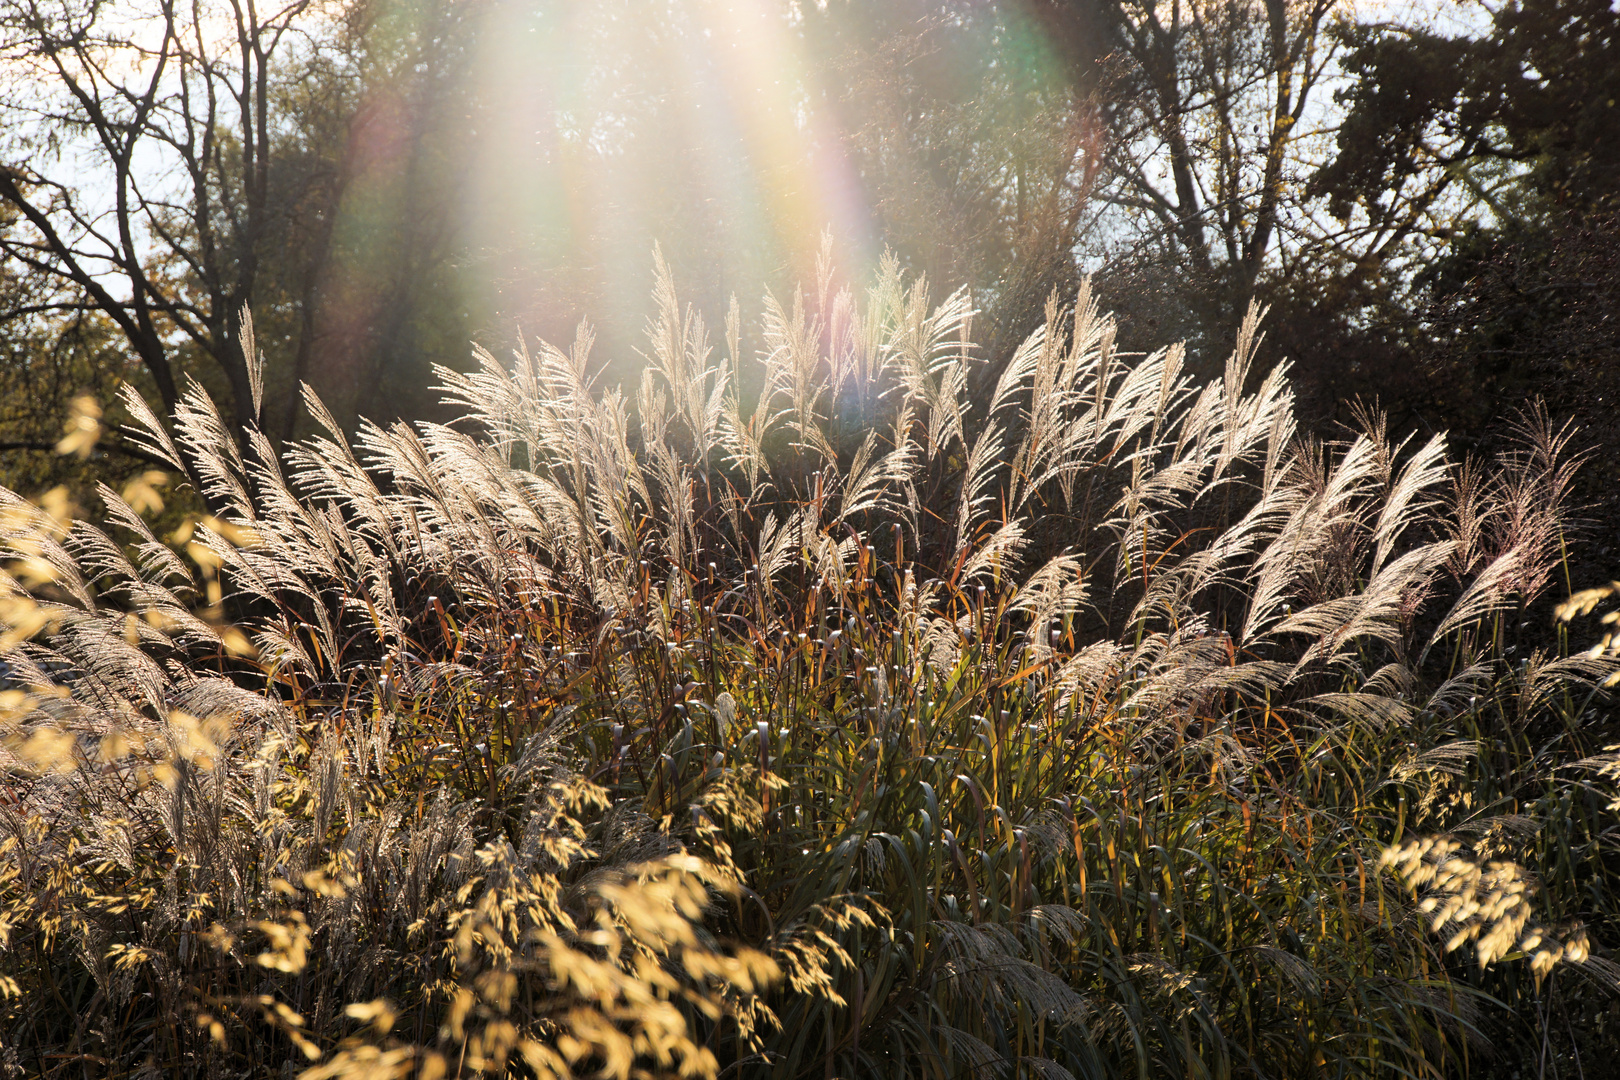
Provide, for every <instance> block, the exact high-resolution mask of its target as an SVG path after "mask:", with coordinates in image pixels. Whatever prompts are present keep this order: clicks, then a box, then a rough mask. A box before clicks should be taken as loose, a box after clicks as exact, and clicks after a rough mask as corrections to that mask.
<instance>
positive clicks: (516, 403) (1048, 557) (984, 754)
mask: <svg viewBox="0 0 1620 1080" xmlns="http://www.w3.org/2000/svg"><path fill="white" fill-rule="evenodd" d="M660 270H661V272H660V276H659V285H658V288H657V293H656V298H657V301H658V311H659V315H658V317H657V319H656V320H655V321H654V322H653V324H652V325H651V326H650V327H649V338H650V348H649V354H648V359H649V364H648V368H647V373H646V376H645V379H644V381H643V384H642V385H641V387H640V388H639V389H638V390H637V391H636V393H635V395H634V407H633V408H632V402H631V399H630V397H629V396H627V395H626V394H624V393H622V392H621V391H619V390H614V389H607V390H603V389H598V388H596V387H594V386H593V385H592V383H591V379H590V375H589V370H590V369H589V365H588V352H589V348H590V339H589V336H588V334H586V333H583V332H582V334H581V336H580V339H579V340H578V341H577V342H576V343H575V345H574V347H573V349H572V350H571V351H569V352H562V351H559V350H556V349H553V348H550V347H542V348H541V349H540V350H539V351H538V352H537V353H535V354H532V355H522V356H519V357H517V358H515V360H514V362H513V363H512V364H511V365H510V366H503V365H501V364H500V363H498V362H496V361H495V360H494V359H493V358H489V357H485V358H484V361H485V362H484V365H483V367H482V369H481V370H480V371H478V372H476V373H473V374H470V375H460V374H455V373H452V372H444V373H443V378H444V379H445V383H446V386H445V392H446V394H447V395H448V396H449V398H450V399H451V400H452V401H454V402H456V403H458V404H459V405H460V406H461V407H462V408H463V410H464V413H465V420H464V421H463V422H461V423H459V424H457V425H454V426H450V427H435V426H431V425H422V426H419V427H417V428H414V429H407V428H405V427H395V428H392V429H387V430H384V429H380V428H376V427H366V428H363V429H362V430H361V431H360V432H359V434H358V435H357V437H355V438H354V439H353V440H352V441H350V440H347V439H345V438H344V436H343V435H342V433H341V431H340V430H339V429H338V426H337V425H336V424H335V423H330V422H328V423H327V428H328V431H329V434H328V436H327V437H325V438H321V439H315V440H312V441H310V442H308V443H307V444H305V445H303V446H301V447H299V448H298V449H296V450H294V451H293V452H291V453H290V454H289V455H288V456H287V457H286V459H285V460H283V461H277V460H275V458H274V456H273V454H272V453H271V452H270V450H269V444H268V443H267V442H266V441H265V440H264V439H262V438H261V437H259V436H258V435H257V433H255V432H248V433H246V435H245V437H244V438H242V439H241V440H240V441H238V440H236V439H234V438H233V437H232V436H231V433H230V432H229V431H228V430H227V426H226V424H225V422H224V421H223V420H222V419H221V417H220V415H219V413H218V412H217V411H216V410H215V409H214V407H213V405H212V404H211V403H210V402H209V401H208V400H207V398H206V397H205V396H204V395H203V394H202V393H201V392H200V391H195V390H194V391H193V392H192V393H191V394H190V395H189V396H188V397H187V398H186V400H185V402H184V404H183V406H182V407H181V409H180V410H179V412H178V414H177V415H176V417H175V420H174V425H173V428H172V433H171V431H170V429H166V428H165V427H164V425H162V424H161V423H159V422H158V421H157V419H156V418H155V417H154V416H152V415H151V413H150V412H149V411H148V410H147V409H146V408H145V406H144V405H143V404H142V403H140V402H139V401H137V400H135V399H133V398H131V399H129V400H127V401H126V405H127V406H128V407H129V409H130V411H131V412H132V414H134V415H136V416H137V417H138V418H140V419H141V420H142V421H143V422H144V431H143V432H142V433H140V435H139V436H138V437H139V438H140V439H141V440H142V442H143V444H144V445H145V447H146V448H147V449H148V450H150V451H151V452H152V453H153V454H155V455H158V456H160V457H162V458H164V459H165V460H167V461H169V462H170V464H171V465H172V467H173V468H174V470H175V471H176V474H184V475H189V476H190V477H191V478H192V481H193V482H194V483H195V484H196V485H198V486H199V488H200V489H201V492H202V494H203V496H204V497H205V498H206V500H207V502H208V503H209V505H210V506H212V507H213V508H214V515H213V516H212V517H209V518H206V519H204V520H202V521H200V522H198V523H197V524H196V525H195V526H194V527H191V526H188V527H187V529H185V530H182V532H183V535H175V536H167V537H161V538H160V537H158V536H156V535H154V533H153V532H152V531H151V528H150V527H149V526H148V524H147V520H146V518H147V516H150V515H151V514H152V513H153V512H155V509H156V500H155V498H153V497H151V496H152V491H151V488H150V487H149V486H146V484H145V482H144V481H143V485H142V486H141V487H139V488H137V489H131V490H130V491H128V492H126V493H125V494H126V495H129V496H130V497H129V498H127V499H126V498H125V497H123V496H121V495H120V494H118V493H115V492H113V491H111V490H104V491H103V492H102V496H103V499H104V500H105V505H106V514H105V520H104V522H103V524H102V525H100V526H96V525H92V524H90V523H89V522H86V521H82V520H80V521H73V520H70V519H69V517H68V516H67V514H66V513H65V512H64V511H63V510H62V508H61V507H60V506H56V507H53V508H52V509H46V508H45V507H44V506H37V505H35V504H33V503H30V502H28V501H25V500H24V499H22V498H19V497H17V496H14V495H10V494H9V493H7V494H5V495H4V496H0V497H3V499H4V503H5V505H4V508H3V510H4V520H3V523H0V524H3V531H4V535H5V537H6V543H7V546H8V551H9V553H10V556H11V557H10V560H9V561H8V563H7V564H6V570H7V574H6V576H5V578H4V579H3V580H4V597H3V599H0V616H3V617H4V623H5V626H6V627H7V628H8V629H7V632H6V635H5V637H4V639H3V641H0V646H3V647H4V650H5V653H4V655H5V663H6V665H7V674H6V685H7V687H8V688H7V689H6V690H5V691H4V698H3V702H0V703H3V705H4V707H5V713H6V719H5V724H6V731H7V736H6V742H5V748H6V749H5V751H4V753H5V755H6V758H5V770H6V771H5V775H4V780H3V782H0V804H3V805H0V830H3V836H4V839H3V840H0V844H3V845H4V850H5V857H4V860H3V863H0V903H3V911H0V944H3V948H0V973H3V974H0V1047H3V1049H0V1071H7V1070H9V1072H10V1073H12V1074H18V1075H20V1074H23V1073H28V1074H45V1075H57V1076H81V1075H84V1076H122V1075H135V1074H144V1075H177V1074H178V1075H196V1076H261V1075H262V1076H271V1075H275V1076H282V1075H292V1074H295V1073H298V1072H299V1070H306V1071H304V1072H302V1075H303V1076H305V1077H310V1078H315V1077H325V1076H340V1075H356V1076H359V1075H367V1076H415V1075H421V1076H444V1075H472V1074H474V1073H479V1072H494V1073H507V1074H511V1075H516V1076H530V1075H543V1076H550V1075H569V1074H573V1075H603V1076H618V1077H627V1076H661V1075H692V1076H715V1075H724V1076H728V1077H729V1076H742V1075H760V1076H765V1075H769V1076H780V1077H801V1076H802V1077H825V1076H878V1075H885V1076H887V1075H893V1076H925V1077H947V1076H950V1077H954V1076H985V1077H1011V1076H1019V1077H1054V1078H1055V1077H1065V1076H1074V1077H1115V1076H1119V1077H1163V1076H1176V1077H1180V1076H1186V1077H1279V1078H1282V1077H1287V1078H1296V1077H1301V1078H1302V1077H1361V1076H1391V1077H1394V1076H1419V1077H1441V1076H1454V1075H1457V1076H1460V1075H1467V1074H1473V1075H1493V1074H1503V1075H1506V1074H1507V1073H1508V1072H1510V1071H1511V1070H1512V1069H1513V1068H1520V1069H1530V1070H1535V1069H1537V1068H1540V1069H1541V1070H1543V1073H1544V1074H1545V1075H1552V1073H1550V1072H1547V1071H1546V1070H1547V1069H1548V1068H1549V1067H1551V1068H1552V1069H1554V1070H1559V1069H1561V1070H1563V1071H1562V1072H1559V1073H1558V1075H1577V1073H1576V1072H1575V1071H1573V1070H1576V1069H1579V1068H1581V1067H1582V1065H1581V1062H1582V1060H1583V1058H1582V1055H1585V1058H1584V1061H1585V1065H1584V1068H1585V1071H1586V1074H1587V1075H1596V1073H1594V1072H1593V1057H1592V1056H1593V1055H1594V1054H1596V1053H1600V1052H1604V1048H1609V1050H1611V1051H1612V1048H1613V1047H1614V1043H1615V1033H1614V1031H1613V1029H1612V1027H1610V1026H1605V1025H1606V1024H1608V1023H1609V1022H1608V1020H1607V1019H1606V1017H1607V1016H1608V1015H1609V1009H1610V1005H1609V1000H1610V999H1609V998H1608V996H1607V994H1608V991H1607V990H1606V989H1605V987H1607V986H1610V985H1613V984H1614V981H1615V977H1616V976H1617V975H1620V968H1616V967H1615V966H1614V965H1613V964H1611V963H1610V962H1609V961H1608V960H1607V959H1605V956H1606V955H1607V954H1606V951H1605V950H1606V947H1608V946H1611V945H1612V944H1613V941H1612V939H1613V929H1612V923H1611V920H1612V918H1613V913H1612V911H1611V907H1612V905H1613V902H1614V897H1615V890H1614V880H1613V875H1614V873H1615V870H1616V864H1615V859H1614V851H1613V845H1612V838H1611V837H1610V834H1609V830H1610V829H1611V826H1612V812H1611V810H1610V806H1609V803H1610V799H1611V794H1610V784H1609V781H1608V779H1607V772H1606V770H1607V769H1608V768H1609V765H1610V762H1609V759H1608V758H1607V757H1606V756H1605V755H1603V754H1602V753H1600V752H1599V751H1600V750H1601V738H1600V737H1596V736H1590V737H1589V736H1588V735H1587V734H1586V732H1588V731H1591V730H1596V729H1599V728H1600V727H1601V724H1602V721H1603V720H1604V718H1605V717H1606V715H1607V714H1606V712H1605V711H1604V710H1606V709H1607V705H1606V699H1604V698H1603V697H1602V696H1601V694H1602V691H1601V687H1600V684H1601V683H1603V682H1604V681H1605V680H1606V679H1608V678H1609V677H1610V675H1611V674H1612V673H1613V672H1614V671H1615V669H1616V668H1615V660H1614V658H1613V657H1612V656H1611V655H1605V654H1604V653H1603V652H1602V650H1597V651H1594V652H1592V653H1588V654H1581V655H1576V656H1573V657H1566V656H1550V655H1545V654H1543V653H1541V652H1535V653H1532V654H1529V655H1515V654H1514V650H1515V649H1516V648H1520V646H1518V645H1517V644H1516V638H1515V626H1516V620H1517V619H1518V618H1519V612H1520V611H1521V610H1522V605H1523V604H1524V603H1526V602H1527V601H1528V600H1529V599H1531V598H1533V597H1534V596H1536V595H1537V594H1539V593H1541V592H1543V591H1544V590H1546V589H1547V588H1548V586H1549V584H1550V583H1551V582H1552V581H1553V578H1554V575H1555V574H1556V572H1557V568H1558V565H1559V559H1560V553H1561V550H1562V545H1564V543H1565V536H1564V521H1565V513H1566V512H1565V507H1564V501H1565V493H1566V491H1567V488H1568V485H1569V481H1570V475H1571V468H1572V466H1571V465H1570V464H1569V462H1567V461H1566V460H1565V459H1564V455H1563V443H1564V439H1563V436H1562V435H1561V434H1560V433H1557V432H1553V431H1550V430H1548V428H1547V426H1546V424H1545V423H1544V422H1542V421H1540V420H1539V419H1538V418H1537V416H1536V415H1535V414H1533V413H1532V414H1530V415H1529V416H1528V418H1527V420H1526V422H1525V425H1524V428H1523V431H1522V432H1521V436H1522V438H1521V440H1520V449H1519V451H1517V452H1516V453H1515V454H1513V455H1510V456H1508V457H1506V458H1504V459H1502V460H1500V461H1496V462H1491V463H1480V462H1470V463H1457V462H1452V461H1449V460H1448V459H1447V457H1446V452H1445V447H1444V443H1443V441H1442V440H1440V439H1436V440H1434V441H1431V442H1429V443H1427V444H1424V445H1421V446H1419V445H1413V444H1403V445H1391V444H1390V442H1389V441H1388V440H1387V439H1386V438H1385V437H1384V435H1383V432H1382V428H1381V424H1380V422H1379V421H1378V418H1377V417H1376V416H1373V415H1370V414H1369V415H1368V417H1367V418H1366V424H1365V425H1364V428H1365V429H1364V430H1363V431H1361V432H1360V433H1358V434H1355V435H1354V436H1353V437H1350V438H1347V439H1346V440H1345V441H1344V442H1343V443H1342V444H1337V445H1322V444H1318V443H1313V442H1310V441H1307V440H1303V439H1301V438H1299V437H1297V435H1296V432H1295V426H1294V419H1293V411H1292V396H1291V393H1290V391H1289V389H1288V385H1287V382H1286V378H1285V373H1284V372H1282V371H1276V372H1271V373H1268V374H1265V375H1263V376H1262V375H1258V374H1251V372H1250V371H1249V357H1250V356H1251V354H1252V351H1253V346H1254V340H1255V335H1256V323H1257V319H1254V318H1251V320H1250V322H1249V323H1248V324H1247V325H1246V326H1245V328H1244V331H1243V334H1242V337H1241V339H1240V340H1239V342H1238V343H1237V345H1236V348H1235V350H1234V353H1233V356H1232V359H1231V361H1230V362H1229V364H1228V367H1227V372H1226V376H1225V378H1224V379H1222V380H1220V381H1217V382H1216V383H1214V384H1212V385H1209V386H1197V385H1194V384H1193V383H1192V382H1191V380H1190V379H1189V378H1187V377H1186V376H1185V375H1184V373H1183V371H1182V367H1181V357H1182V354H1181V351H1180V350H1179V349H1176V348H1171V349H1167V350H1165V351H1163V352H1160V353H1155V354H1153V355H1151V356H1147V357H1135V356H1132V357H1126V356H1121V355H1119V354H1118V353H1117V352H1116V351H1115V350H1114V347H1113V343H1112V341H1113V334H1112V327H1111V324H1110V322H1109V320H1108V319H1106V318H1105V317H1103V316H1101V315H1100V314H1099V313H1098V312H1097V311H1096V310H1095V308H1094V306H1093V305H1092V304H1091V302H1090V300H1089V294H1088V293H1086V292H1082V294H1081V296H1080V297H1079V299H1078V301H1077V303H1076V304H1075V305H1073V306H1070V307H1063V306H1060V305H1057V304H1055V303H1054V304H1053V305H1051V306H1050V307H1049V308H1048V312H1047V318H1046V322H1045V325H1044V327H1042V328H1041V329H1040V330H1038V331H1037V332H1036V333H1035V334H1034V335H1033V336H1031V337H1030V338H1029V340H1028V341H1027V342H1025V344H1024V345H1023V347H1022V348H1021V349H1019V350H1018V351H1017V352H1016V353H1015V354H1014V355H1013V356H1012V358H1011V359H1010V361H1009V362H1008V364H1007V366H1006V367H1005V368H1004V369H1003V370H1002V371H1000V372H993V373H990V374H991V375H993V376H994V378H990V377H986V376H984V375H983V374H982V373H975V367H976V364H977V361H976V360H975V356H976V353H975V350H974V348H973V346H972V344H971V341H972V336H971V310H970V307H969V304H968V302H967V300H966V298H965V297H964V296H961V295H958V296H953V297H951V298H949V299H947V300H946V301H945V302H944V303H942V304H941V305H939V306H937V307H930V306H929V304H928V302H927V291H926V288H925V287H924V286H923V285H922V284H921V283H917V284H913V285H908V284H907V283H906V282H904V281H903V280H902V279H901V277H900V275H899V273H898V271H897V270H896V269H895V268H894V267H893V266H888V267H886V268H885V270H884V272H883V273H882V275H881V276H880V278H879V280H878V281H877V283H876V284H875V285H874V286H872V287H871V288H870V289H869V290H868V291H867V292H866V293H865V294H864V295H862V296H860V297H858V298H857V297H855V296H854V295H852V294H851V293H849V292H847V291H843V290H840V289H838V288H837V287H836V286H835V284H834V282H833V279H832V275H831V274H830V272H829V273H826V274H824V275H823V277H822V279H821V280H820V281H819V282H818V283H817V286H816V288H815V289H814V290H813V291H812V293H811V294H810V295H808V296H800V297H796V298H794V300H793V302H792V303H791V304H787V305H777V304H776V303H774V302H771V301H768V302H767V304H766V306H765V310H764V313H763V316H762V318H763V338H764V340H765V341H766V344H767V350H768V351H767V352H766V353H765V354H764V355H762V356H761V357H758V358H752V359H745V358H743V357H740V356H738V355H736V354H737V346H736V342H737V341H738V339H739V336H740V335H739V326H740V315H739V314H738V312H737V311H736V309H735V307H734V308H733V311H732V312H731V314H730V317H729V318H728V320H727V322H726V326H725V329H724V332H723V334H722V335H721V336H722V337H723V339H724V342H725V345H724V346H722V347H721V348H720V349H718V350H717V349H716V348H714V347H712V346H711V344H710V341H709V336H708V333H707V331H706V329H705V327H704V325H703V323H702V321H701V320H700V319H699V318H698V317H697V316H695V315H693V314H692V313H690V312H687V311H684V310H683V309H682V308H681V306H680V305H679V303H678V301H677V299H676V296H675V292H674V288H673V286H672V284H671V283H670V281H669V278H668V275H667V273H665V272H663V271H662V268H660ZM246 348H247V352H248V354H249V355H253V348H252V344H251V341H250V340H249V341H247V342H246ZM739 379H740V380H741V382H742V384H743V385H744V386H745V389H744V390H739ZM980 384H983V385H984V386H985V388H986V392H985V393H984V394H983V395H981V396H979V397H975V395H974V393H972V392H970V386H978V385H980ZM308 404H309V407H310V409H311V411H312V412H313V414H314V415H315V416H316V417H317V418H318V419H323V420H326V421H329V420H330V418H329V417H327V416H326V414H325V412H324V410H323V409H322V408H321V406H320V403H319V402H318V401H315V400H314V399H313V398H311V399H310V400H309V402H308ZM53 510H54V512H53ZM143 515H145V516H143ZM1593 743H1596V745H1592V744H1593ZM1392 869H1393V870H1394V871H1396V873H1392ZM1412 889H1417V890H1419V891H1418V892H1416V893H1414V892H1413V891H1411V890H1412ZM1533 1074H1534V1072H1533V1071H1532V1072H1529V1073H1524V1075H1533Z"/></svg>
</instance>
